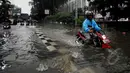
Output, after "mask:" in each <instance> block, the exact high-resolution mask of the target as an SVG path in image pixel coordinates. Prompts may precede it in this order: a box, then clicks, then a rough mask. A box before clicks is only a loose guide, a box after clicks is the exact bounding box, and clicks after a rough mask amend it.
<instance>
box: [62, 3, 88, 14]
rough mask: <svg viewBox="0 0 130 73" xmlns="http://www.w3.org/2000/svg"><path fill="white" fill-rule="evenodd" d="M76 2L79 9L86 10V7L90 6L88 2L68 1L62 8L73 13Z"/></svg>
mask: <svg viewBox="0 0 130 73" xmlns="http://www.w3.org/2000/svg"><path fill="white" fill-rule="evenodd" d="M76 2H77V8H82V9H84V7H85V6H87V7H88V4H89V3H88V1H87V0H68V2H67V3H65V4H64V5H63V6H62V8H63V9H62V11H67V12H72V11H73V10H74V9H75V8H76Z"/></svg>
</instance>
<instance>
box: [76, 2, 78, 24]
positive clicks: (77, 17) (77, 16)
mask: <svg viewBox="0 0 130 73" xmlns="http://www.w3.org/2000/svg"><path fill="white" fill-rule="evenodd" d="M77 6H78V5H77V0H75V26H76V25H77V18H78V7H77Z"/></svg>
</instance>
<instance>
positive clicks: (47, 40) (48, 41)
mask: <svg viewBox="0 0 130 73" xmlns="http://www.w3.org/2000/svg"><path fill="white" fill-rule="evenodd" d="M36 34H37V35H38V37H39V38H40V39H41V40H42V43H43V44H45V46H46V48H47V49H48V50H49V52H52V51H55V50H57V49H56V48H55V46H56V45H57V44H56V43H55V42H53V41H52V40H51V38H48V37H46V35H44V34H43V33H42V32H41V31H40V30H36Z"/></svg>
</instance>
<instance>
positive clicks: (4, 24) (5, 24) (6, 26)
mask: <svg viewBox="0 0 130 73" xmlns="http://www.w3.org/2000/svg"><path fill="white" fill-rule="evenodd" d="M10 28H11V26H10V24H9V23H8V22H4V23H3V29H10Z"/></svg>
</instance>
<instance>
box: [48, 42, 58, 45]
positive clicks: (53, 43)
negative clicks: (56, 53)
mask: <svg viewBox="0 0 130 73" xmlns="http://www.w3.org/2000/svg"><path fill="white" fill-rule="evenodd" d="M49 43H50V44H51V45H53V46H56V45H57V44H56V43H55V42H49Z"/></svg>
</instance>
